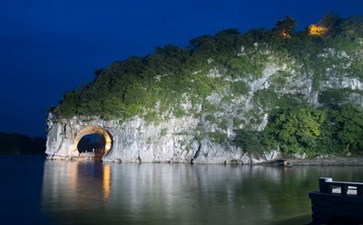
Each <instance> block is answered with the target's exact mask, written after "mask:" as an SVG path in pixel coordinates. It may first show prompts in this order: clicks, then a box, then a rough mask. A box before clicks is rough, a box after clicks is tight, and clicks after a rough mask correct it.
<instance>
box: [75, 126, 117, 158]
mask: <svg viewBox="0 0 363 225" xmlns="http://www.w3.org/2000/svg"><path fill="white" fill-rule="evenodd" d="M74 146H75V150H76V151H78V156H79V157H80V158H88V159H90V158H93V159H95V160H97V159H99V160H100V159H102V157H103V156H104V155H105V154H107V153H108V152H109V151H110V150H111V147H112V138H111V135H110V134H109V133H108V132H107V131H106V130H104V129H102V128H100V127H96V126H87V127H85V128H83V129H82V130H81V131H80V132H79V133H78V134H77V136H76V138H75V139H74Z"/></svg>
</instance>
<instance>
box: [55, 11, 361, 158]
mask: <svg viewBox="0 0 363 225" xmlns="http://www.w3.org/2000/svg"><path fill="white" fill-rule="evenodd" d="M295 26H296V21H295V20H294V19H293V18H291V17H286V18H284V19H282V20H280V21H278V22H277V23H276V26H275V27H274V28H272V29H269V30H267V29H252V30H250V31H248V32H247V33H243V34H241V33H240V32H239V31H238V30H236V29H227V30H223V31H221V32H219V33H217V34H215V35H205V36H201V37H197V38H195V39H192V40H191V41H190V43H189V44H190V45H189V46H188V47H187V48H180V47H176V46H173V45H167V46H165V47H162V48H156V50H155V52H154V53H152V54H150V55H148V56H146V57H130V58H128V59H127V60H124V61H119V62H114V63H113V64H112V65H111V66H110V67H109V68H108V69H100V70H97V71H96V77H95V79H94V80H93V81H92V82H90V83H89V84H87V85H86V86H84V87H82V88H81V89H80V90H74V91H71V92H69V93H66V94H65V95H64V98H63V100H62V102H61V104H60V105H58V106H56V107H55V108H53V109H52V110H51V111H52V113H53V114H54V115H55V116H56V117H57V118H72V117H74V116H84V117H100V118H103V119H106V120H118V121H120V123H122V122H124V121H127V120H129V119H131V118H134V117H141V118H143V119H144V120H145V121H147V122H149V123H158V122H160V121H166V120H168V119H170V118H198V119H199V120H200V123H199V125H198V127H196V128H195V129H194V130H192V131H191V130H186V131H185V134H189V135H194V139H195V140H202V139H204V138H208V139H210V140H211V141H213V142H216V143H218V144H220V145H226V144H228V145H235V146H237V147H240V148H241V149H242V150H243V151H246V152H262V151H269V150H271V149H280V151H281V152H283V153H285V154H295V153H299V154H301V153H308V154H310V155H314V154H316V153H335V152H343V151H350V152H352V151H360V150H362V149H363V111H362V106H363V59H362V54H363V18H362V17H351V18H347V19H343V18H339V17H337V16H334V15H328V16H326V17H325V18H323V19H322V20H321V21H319V22H318V23H317V24H314V25H311V26H309V27H308V28H306V29H305V30H303V31H299V32H294V28H295ZM178 135H181V134H180V133H179V134H178Z"/></svg>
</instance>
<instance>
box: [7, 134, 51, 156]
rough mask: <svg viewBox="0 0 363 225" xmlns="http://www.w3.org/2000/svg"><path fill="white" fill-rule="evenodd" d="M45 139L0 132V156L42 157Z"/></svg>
mask: <svg viewBox="0 0 363 225" xmlns="http://www.w3.org/2000/svg"><path fill="white" fill-rule="evenodd" d="M45 149H46V139H45V138H41V137H29V136H27V135H23V134H17V133H3V132H0V154H24V155H34V154H36V155H44V154H45Z"/></svg>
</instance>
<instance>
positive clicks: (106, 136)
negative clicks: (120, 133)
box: [73, 126, 112, 155]
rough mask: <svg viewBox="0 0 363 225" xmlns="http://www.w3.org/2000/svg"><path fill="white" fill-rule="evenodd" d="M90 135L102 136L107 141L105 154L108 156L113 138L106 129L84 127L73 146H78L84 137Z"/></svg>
mask: <svg viewBox="0 0 363 225" xmlns="http://www.w3.org/2000/svg"><path fill="white" fill-rule="evenodd" d="M89 134H100V135H102V136H103V138H104V139H105V154H104V155H106V154H107V153H108V152H109V151H110V150H111V148H112V137H111V135H110V134H109V133H108V132H107V131H106V130H104V129H102V128H100V127H96V126H86V127H84V128H83V129H82V130H81V131H80V132H78V134H77V136H76V138H75V139H74V141H73V146H75V147H76V146H78V143H79V141H80V140H81V139H82V137H84V136H85V135H89ZM75 150H76V151H78V149H77V147H76V148H75Z"/></svg>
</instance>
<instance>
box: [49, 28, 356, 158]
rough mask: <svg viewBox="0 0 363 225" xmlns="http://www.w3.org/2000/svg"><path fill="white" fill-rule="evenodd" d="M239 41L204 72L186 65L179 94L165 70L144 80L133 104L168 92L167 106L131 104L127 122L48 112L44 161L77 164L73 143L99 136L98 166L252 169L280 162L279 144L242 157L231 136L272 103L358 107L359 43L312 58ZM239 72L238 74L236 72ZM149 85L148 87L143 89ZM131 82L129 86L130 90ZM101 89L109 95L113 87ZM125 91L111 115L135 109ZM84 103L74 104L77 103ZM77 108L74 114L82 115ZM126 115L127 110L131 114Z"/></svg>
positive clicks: (263, 116) (257, 125) (327, 48)
mask: <svg viewBox="0 0 363 225" xmlns="http://www.w3.org/2000/svg"><path fill="white" fill-rule="evenodd" d="M217 37H218V35H217ZM241 43H243V45H238V44H237V45H236V46H235V48H234V49H238V51H235V52H233V54H230V55H229V59H228V60H227V63H225V64H223V63H221V59H218V58H217V57H216V58H213V54H209V55H208V57H204V58H203V57H202V59H201V61H202V66H200V67H202V68H203V69H200V70H198V67H195V66H193V70H187V71H188V72H185V71H183V72H182V73H183V74H186V75H183V77H184V78H183V79H185V80H184V81H183V82H184V83H181V84H179V85H185V87H183V88H185V89H182V90H181V91H179V92H178V91H176V88H178V87H175V88H174V89H175V90H174V89H172V88H169V89H168V87H165V86H167V84H168V83H166V82H170V81H165V80H168V79H169V77H170V76H171V75H170V74H168V73H166V72H165V73H164V74H161V73H160V74H154V75H153V76H151V80H150V81H148V82H149V83H148V82H144V83H142V82H141V81H140V82H139V83H138V84H141V85H140V86H141V87H138V88H139V89H138V90H139V91H138V92H137V93H133V94H134V95H136V94H138V93H143V96H141V97H135V99H136V100H134V101H135V102H138V99H141V98H146V97H145V96H148V95H149V94H148V93H150V95H153V94H154V93H155V92H158V91H159V90H160V89H161V87H163V88H164V89H165V90H168V91H169V92H167V93H168V94H167V95H172V96H171V97H169V96H167V97H169V98H170V99H172V101H170V100H168V101H167V100H164V99H166V98H167V97H165V98H164V97H159V98H156V99H151V100H148V101H146V102H147V103H148V102H152V104H151V105H150V106H146V105H145V106H143V105H141V106H138V107H139V108H138V110H136V111H135V113H133V114H132V115H130V116H122V115H121V116H112V117H111V118H105V116H102V115H97V113H95V115H87V114H86V113H77V112H75V113H73V115H71V116H61V115H60V113H59V111H60V110H58V112H57V111H56V110H55V111H54V112H51V113H50V114H49V117H48V127H49V131H48V141H47V151H46V153H47V155H48V156H49V157H50V158H78V157H80V156H81V154H80V153H79V151H78V150H77V143H78V141H79V140H80V139H81V138H82V136H84V135H86V134H90V133H100V134H101V135H103V136H104V137H105V139H106V145H108V146H106V147H105V154H104V155H103V157H102V159H103V160H104V161H119V162H193V163H243V164H255V163H259V162H264V161H267V160H273V159H276V158H278V157H281V152H280V151H279V146H277V147H276V148H272V149H268V150H266V151H261V152H256V153H254V152H248V151H246V149H244V147H243V146H240V145H238V144H236V142H235V138H236V131H237V130H243V129H247V130H254V131H263V130H264V129H265V127H266V126H267V125H268V123H269V116H270V113H271V112H272V110H274V109H276V108H279V104H277V102H278V101H281V100H282V99H284V98H290V99H295V100H296V99H297V101H300V102H303V103H304V104H307V105H309V106H311V107H315V108H317V107H321V106H323V105H324V104H326V102H324V101H325V100H324V99H323V98H322V96H324V94H325V95H329V93H330V92H332V91H337V92H339V93H343V92H344V96H343V95H342V96H343V97H342V98H340V99H339V101H340V102H341V103H343V102H350V103H352V104H354V105H356V106H357V107H362V106H363V95H362V93H363V92H362V91H363V83H362V78H361V77H363V76H362V74H361V68H360V69H359V68H358V70H357V67H359V66H360V65H362V57H361V56H362V54H363V39H362V37H358V39H355V41H354V48H344V47H341V46H339V44H329V43H327V44H325V45H324V46H323V47H321V46H320V45H319V46H320V47H319V48H317V49H316V50H315V51H314V52H308V50H305V49H299V50H297V52H298V55H299V56H296V52H295V53H294V54H292V53H289V52H286V51H285V50H281V49H276V48H275V47H273V46H272V44H271V43H269V42H265V41H253V42H250V43H246V42H241ZM298 47H299V46H295V47H294V48H298ZM313 48H314V47H313ZM295 50H296V49H295ZM305 53H306V54H307V55H309V57H310V59H309V60H310V61H304V60H305V59H304V57H303V56H301V55H304V54H305ZM171 58H172V57H171ZM147 59H148V58H147ZM314 60H315V62H314V63H315V64H313V65H312V62H311V61H314ZM149 61H150V60H149ZM246 63H247V64H246ZM245 65H248V66H252V70H251V68H247V69H246V68H245ZM256 65H257V66H256ZM238 66H240V67H241V68H239V69H238V68H237V69H236V67H238ZM116 67H120V64H117V63H116V64H113V65H111V67H110V68H109V69H108V70H107V71H106V72H103V73H102V74H101V75H100V76H99V77H98V78H97V79H96V81H95V83H94V84H93V86H97V82H98V81H99V80H100V79H106V78H105V77H107V76H111V75H110V74H112V73H114V71H115V70H120V69H117V68H116ZM185 67H187V66H183V68H185ZM115 68H116V69H115ZM357 71H358V72H357ZM140 73H143V72H140ZM180 76H181V75H180ZM107 79H109V78H107ZM173 79H174V78H173ZM150 82H154V83H152V84H153V85H154V84H155V85H154V86H152V87H150V86H151V85H150ZM172 82H173V83H176V81H172ZM116 83H117V82H116ZM134 84H135V83H132V85H130V84H128V85H129V86H131V87H135V85H134ZM161 84H166V85H164V86H162V85H161ZM158 85H159V86H158ZM93 86H92V87H93ZM156 87H157V88H156ZM107 88H109V89H112V88H113V86H110V87H107ZM158 88H159V89H158ZM193 88H194V89H196V90H197V92H194V91H193V90H194V89H193ZM164 89H163V90H164ZM170 89H171V90H170ZM97 90H100V89H97ZM91 91H92V88H90V89H88V90H84V91H83V92H82V94H83V95H82V96H86V97H87V96H88V95H86V94H88V93H91ZM148 91H150V92H148ZM85 93H86V94H85ZM128 93H129V92H127V90H125V91H124V92H123V94H122V95H120V97H118V98H119V99H121V98H123V100H122V102H121V103H120V104H122V106H120V110H119V111H118V110H117V109H116V110H114V108H112V107H113V106H112V107H111V108H110V111H111V110H114V111H116V112H121V111H126V110H125V108H126V106H130V107H131V106H132V107H135V105H134V104H133V105H131V104H129V103H127V98H126V97H127V95H128ZM196 93H197V94H196ZM98 94H100V95H101V94H102V93H101V92H100V93H98ZM89 95H90V94H89ZM90 96H91V95H90ZM125 96H126V97H125ZM86 97H83V98H82V97H80V99H82V101H84V98H86ZM113 97H115V96H112V98H113ZM115 98H117V96H116V97H115ZM174 100H175V101H174ZM88 101H90V100H88ZM140 102H142V101H140ZM66 103H67V102H66ZM66 103H65V104H66ZM82 104H83V103H82V102H81V103H80V105H82ZM103 104H105V105H103ZM106 104H107V102H106V100H104V102H103V103H100V105H101V108H108V107H110V106H108V105H107V106H106ZM112 104H114V105H116V104H118V102H117V101H115V102H113V103H112ZM112 104H111V105H112ZM127 104H128V105H127ZM145 104H146V103H145ZM61 107H62V106H61ZM82 107H83V106H79V107H78V108H76V109H77V110H78V109H79V110H78V111H81V110H80V109H82ZM94 108H95V107H94ZM60 109H62V108H60ZM127 109H128V110H129V111H130V108H127ZM99 114H100V113H99ZM123 115H126V113H125V114H123ZM150 117H152V119H150Z"/></svg>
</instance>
